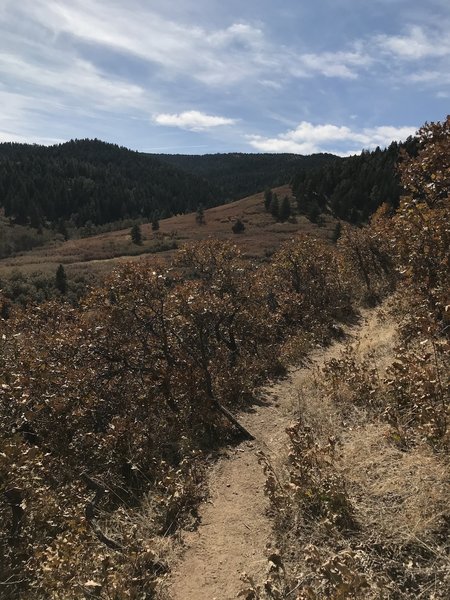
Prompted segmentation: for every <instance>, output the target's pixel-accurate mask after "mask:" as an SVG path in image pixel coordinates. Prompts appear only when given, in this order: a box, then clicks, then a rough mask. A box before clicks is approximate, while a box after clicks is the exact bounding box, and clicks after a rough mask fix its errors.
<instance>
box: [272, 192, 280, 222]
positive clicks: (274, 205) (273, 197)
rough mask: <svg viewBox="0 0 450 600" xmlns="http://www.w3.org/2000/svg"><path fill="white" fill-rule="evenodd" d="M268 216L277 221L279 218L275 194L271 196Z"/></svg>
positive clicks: (278, 204) (278, 206)
mask: <svg viewBox="0 0 450 600" xmlns="http://www.w3.org/2000/svg"><path fill="white" fill-rule="evenodd" d="M270 214H271V215H272V217H274V218H275V219H278V218H279V216H280V203H279V202H278V196H277V195H276V194H275V193H274V194H273V195H272V201H271V203H270Z"/></svg>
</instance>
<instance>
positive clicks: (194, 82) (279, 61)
mask: <svg viewBox="0 0 450 600" xmlns="http://www.w3.org/2000/svg"><path fill="white" fill-rule="evenodd" d="M448 113H450V0H276V1H275V0H107V1H106V0H0V142H1V141H17V142H28V143H38V144H53V143H60V142H64V141H67V140H69V139H75V138H79V139H80V138H99V139H102V140H104V141H108V142H113V143H116V144H120V145H123V146H126V147H128V148H132V149H134V150H140V151H144V152H164V153H182V154H206V153H215V152H294V153H298V154H311V153H314V152H333V153H335V154H340V155H343V156H345V155H349V154H354V153H359V152H360V151H361V150H362V149H371V148H375V147H376V146H380V147H384V146H386V145H388V144H389V143H390V142H391V141H392V140H402V139H406V138H407V137H408V136H409V135H412V134H414V132H415V131H416V130H417V129H418V128H419V127H420V126H421V125H423V124H424V123H425V122H426V121H427V122H430V121H441V120H443V119H445V117H446V115H447V114H448Z"/></svg>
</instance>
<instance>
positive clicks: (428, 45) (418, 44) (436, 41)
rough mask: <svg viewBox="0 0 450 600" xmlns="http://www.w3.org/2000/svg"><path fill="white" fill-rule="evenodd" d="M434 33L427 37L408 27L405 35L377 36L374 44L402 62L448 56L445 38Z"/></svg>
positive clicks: (416, 27) (449, 51) (414, 28)
mask: <svg viewBox="0 0 450 600" xmlns="http://www.w3.org/2000/svg"><path fill="white" fill-rule="evenodd" d="M440 33H441V32H439V31H437V32H436V31H434V32H433V33H429V34H428V35H427V34H426V33H425V31H424V30H423V29H422V28H421V27H419V26H417V25H415V26H412V27H410V29H409V32H408V33H407V34H406V35H384V34H383V35H378V36H376V37H375V42H376V44H377V45H378V47H379V48H380V49H381V50H382V51H383V52H386V53H388V54H391V55H393V56H395V57H397V58H399V59H404V60H420V59H423V58H430V57H442V56H447V55H448V54H450V43H449V40H448V35H447V36H442V37H441V35H440Z"/></svg>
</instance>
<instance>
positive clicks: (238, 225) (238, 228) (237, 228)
mask: <svg viewBox="0 0 450 600" xmlns="http://www.w3.org/2000/svg"><path fill="white" fill-rule="evenodd" d="M231 231H232V232H233V233H243V232H244V231H245V225H244V223H243V222H242V221H241V220H240V219H238V220H237V221H236V222H235V223H233V226H232V227H231Z"/></svg>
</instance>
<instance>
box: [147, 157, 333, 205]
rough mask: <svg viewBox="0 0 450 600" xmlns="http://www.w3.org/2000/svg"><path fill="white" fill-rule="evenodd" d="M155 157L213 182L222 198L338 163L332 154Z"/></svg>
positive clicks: (238, 194) (259, 189)
mask: <svg viewBox="0 0 450 600" xmlns="http://www.w3.org/2000/svg"><path fill="white" fill-rule="evenodd" d="M155 156H156V157H157V158H158V159H160V160H161V161H163V162H166V163H169V164H171V165H173V166H175V167H178V168H180V169H183V171H186V172H188V173H193V174H195V175H198V176H199V177H204V178H205V179H207V180H208V181H210V182H211V183H214V186H215V188H216V189H217V193H218V197H219V198H221V199H222V200H223V201H228V200H232V199H234V200H236V199H238V198H243V197H244V196H249V195H250V194H254V193H255V192H261V191H263V190H264V189H265V188H267V187H270V188H272V187H276V186H279V185H283V184H285V183H289V182H290V181H291V179H292V177H293V176H294V175H295V173H297V172H298V171H299V169H302V170H304V171H305V172H308V171H310V170H311V169H316V168H318V167H321V166H322V165H329V164H334V163H335V162H338V163H339V162H340V161H341V160H342V159H340V158H339V157H337V156H334V155H333V154H323V153H322V154H312V155H311V156H300V155H298V154H242V153H238V152H234V153H229V154H205V155H203V156H195V155H189V154H156V155H155Z"/></svg>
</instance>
